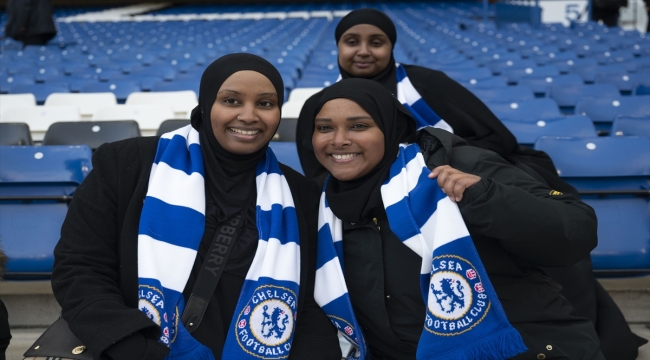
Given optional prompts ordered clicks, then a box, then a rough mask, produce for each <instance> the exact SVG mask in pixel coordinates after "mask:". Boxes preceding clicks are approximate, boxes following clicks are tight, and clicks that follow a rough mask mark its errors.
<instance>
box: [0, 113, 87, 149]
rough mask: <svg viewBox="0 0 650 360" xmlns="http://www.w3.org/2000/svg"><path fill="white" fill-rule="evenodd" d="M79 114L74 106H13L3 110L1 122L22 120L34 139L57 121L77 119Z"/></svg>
mask: <svg viewBox="0 0 650 360" xmlns="http://www.w3.org/2000/svg"><path fill="white" fill-rule="evenodd" d="M79 120H81V115H80V114H79V108H77V107H76V106H30V107H25V108H13V109H8V110H7V111H5V112H4V114H3V116H2V119H0V121H2V122H14V123H15V122H24V123H26V124H27V125H29V128H30V130H31V132H32V138H33V139H34V141H41V140H43V136H44V135H45V131H47V129H48V128H49V127H50V125H52V124H53V123H55V122H58V121H79Z"/></svg>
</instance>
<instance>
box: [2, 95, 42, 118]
mask: <svg viewBox="0 0 650 360" xmlns="http://www.w3.org/2000/svg"><path fill="white" fill-rule="evenodd" d="M31 106H36V97H34V94H0V121H2V113H3V112H5V110H8V109H12V108H24V107H31Z"/></svg>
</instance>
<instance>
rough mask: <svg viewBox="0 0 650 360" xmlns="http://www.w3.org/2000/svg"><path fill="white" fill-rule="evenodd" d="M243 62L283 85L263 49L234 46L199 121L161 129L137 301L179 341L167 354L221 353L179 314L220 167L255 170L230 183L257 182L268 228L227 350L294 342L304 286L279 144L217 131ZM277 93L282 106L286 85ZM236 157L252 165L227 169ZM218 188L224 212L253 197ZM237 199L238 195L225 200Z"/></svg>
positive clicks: (241, 353)
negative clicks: (219, 136) (229, 83)
mask: <svg viewBox="0 0 650 360" xmlns="http://www.w3.org/2000/svg"><path fill="white" fill-rule="evenodd" d="M242 70H253V71H258V72H260V73H261V74H263V75H265V76H266V77H267V78H269V80H271V82H272V83H273V84H274V86H275V87H276V90H278V89H282V81H281V78H280V76H279V74H278V73H277V70H275V68H273V66H272V65H271V64H269V63H268V62H267V61H266V60H263V59H262V58H259V57H257V56H254V55H249V54H234V55H227V56H224V57H222V58H220V59H218V60H216V61H215V62H214V63H212V64H211V65H210V66H209V67H208V68H207V69H206V71H205V73H204V75H203V77H202V79H201V91H200V92H201V94H200V96H199V106H198V107H197V109H195V111H194V112H193V115H192V125H190V126H186V127H184V128H181V129H178V130H176V131H173V132H170V133H167V134H164V135H163V136H161V138H160V141H159V143H158V149H157V151H156V156H155V160H154V164H153V166H152V169H151V174H150V178H149V188H148V190H147V196H146V198H145V203H144V206H143V210H142V213H141V218H140V228H139V235H138V281H139V289H138V298H139V305H138V307H139V309H140V310H141V311H142V312H144V313H145V314H146V315H147V316H149V318H151V320H152V321H154V322H155V323H156V324H158V325H159V326H160V328H161V335H160V338H159V341H160V342H161V343H163V344H165V345H167V346H169V347H170V349H171V351H170V353H169V355H168V356H167V359H183V360H185V359H188V360H189V359H199V360H202V359H206V360H211V359H214V356H213V354H212V351H211V350H210V349H209V348H208V347H206V346H204V345H202V344H200V343H199V342H198V341H197V340H196V339H194V338H193V337H192V335H190V333H189V332H188V331H187V330H186V329H185V327H184V326H183V325H182V323H180V317H181V314H182V312H183V308H184V306H185V304H184V299H183V296H182V292H183V289H184V288H185V285H186V283H187V280H188V278H189V276H190V273H191V270H192V266H193V264H194V261H195V258H196V256H197V248H198V246H199V244H200V242H201V238H202V236H203V232H204V227H205V222H206V221H205V217H206V216H208V214H207V213H206V197H207V196H209V194H206V191H205V189H209V188H210V184H209V182H210V179H211V178H213V177H215V175H216V176H223V177H227V176H231V177H237V176H240V177H242V178H243V177H245V176H246V174H249V175H250V177H251V178H252V179H253V180H251V181H255V182H254V183H253V184H255V185H254V187H253V188H249V187H240V188H243V189H239V188H236V187H231V190H232V191H231V192H235V193H237V192H238V191H240V192H241V193H240V194H235V196H239V195H242V194H243V195H246V193H250V192H251V191H256V194H257V197H256V217H255V218H256V226H257V229H258V233H259V241H258V245H257V251H256V253H255V257H254V259H253V263H252V265H251V267H250V269H249V270H248V273H247V275H246V280H245V282H244V285H243V287H242V289H241V292H240V296H239V301H238V303H237V307H236V309H235V315H234V316H233V318H232V321H231V326H230V329H231V330H230V332H229V334H228V335H227V337H226V343H225V345H224V350H223V354H222V357H223V358H224V359H258V358H260V357H264V358H267V359H283V358H286V357H287V356H288V353H289V350H290V348H291V342H292V340H293V335H294V325H295V314H296V312H297V303H298V301H297V294H298V292H299V286H300V284H299V282H300V239H299V235H298V222H297V217H296V210H295V207H294V204H293V197H292V196H291V191H290V189H289V186H288V184H287V182H286V180H285V178H284V176H283V175H282V172H281V170H280V168H279V164H278V162H277V159H276V158H275V155H274V154H273V152H272V151H271V149H269V148H267V147H264V148H262V149H261V150H260V151H258V152H256V153H253V154H247V155H236V154H231V153H228V152H227V151H226V150H225V149H223V148H222V147H221V146H220V145H219V144H218V142H217V141H216V139H215V138H214V135H213V133H212V129H211V125H210V120H209V114H210V111H211V108H212V104H213V103H214V100H215V97H216V93H217V91H218V90H219V88H220V87H221V84H222V83H223V81H225V80H226V79H227V78H228V77H229V76H230V75H232V74H234V73H235V72H237V71H242ZM278 85H279V86H278ZM278 97H279V100H280V105H281V102H282V92H281V91H278ZM204 120H205V121H204ZM195 127H197V128H198V131H197V130H196V129H195ZM206 149H208V150H207V151H206ZM208 156H212V158H208ZM228 162H231V163H233V164H234V163H240V162H241V163H245V165H242V164H241V163H240V164H239V165H240V166H239V167H235V168H226V165H227V164H228ZM219 171H221V172H220V173H217V174H215V172H219ZM216 182H218V185H219V186H221V185H223V182H219V181H218V180H217V181H216ZM226 186H229V183H226ZM222 195H223V198H222V197H221V196H222ZM211 196H214V197H215V201H217V206H216V208H217V209H216V210H215V212H216V213H219V214H220V216H225V218H227V219H229V218H228V216H231V215H234V214H237V213H238V212H239V211H241V209H243V208H244V207H245V206H246V205H245V204H240V205H238V206H235V205H232V204H233V203H236V199H235V198H234V197H233V195H231V194H230V193H229V192H228V191H227V190H226V191H224V190H223V189H221V188H220V189H217V190H216V191H214V192H213V193H212V194H211ZM228 201H230V202H231V204H226V205H223V203H224V202H228ZM224 211H225V212H226V213H225V214H223V212H224ZM218 221H219V220H218ZM277 264H282V266H277Z"/></svg>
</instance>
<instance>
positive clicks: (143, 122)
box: [92, 105, 174, 136]
mask: <svg viewBox="0 0 650 360" xmlns="http://www.w3.org/2000/svg"><path fill="white" fill-rule="evenodd" d="M168 119H174V111H173V110H172V108H171V106H161V105H114V106H110V107H104V108H100V109H97V112H96V113H95V115H94V116H93V119H92V120H93V121H96V120H135V121H136V122H137V123H138V126H139V127H140V131H141V132H142V135H143V136H151V135H154V134H155V133H156V131H157V130H158V128H159V127H160V124H161V123H162V122H163V121H165V120H168Z"/></svg>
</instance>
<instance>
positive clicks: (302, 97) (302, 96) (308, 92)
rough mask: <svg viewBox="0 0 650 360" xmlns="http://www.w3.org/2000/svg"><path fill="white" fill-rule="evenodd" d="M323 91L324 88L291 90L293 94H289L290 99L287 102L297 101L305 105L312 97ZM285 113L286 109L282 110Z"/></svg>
mask: <svg viewBox="0 0 650 360" xmlns="http://www.w3.org/2000/svg"><path fill="white" fill-rule="evenodd" d="M321 90H323V88H322V87H313V88H295V89H293V90H291V93H289V98H288V99H287V100H286V101H285V105H286V103H288V102H290V101H296V102H301V103H304V102H305V101H307V99H309V98H310V97H311V96H312V95H314V94H315V93H317V92H319V91H321ZM282 110H283V111H284V107H283V108H282Z"/></svg>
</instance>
